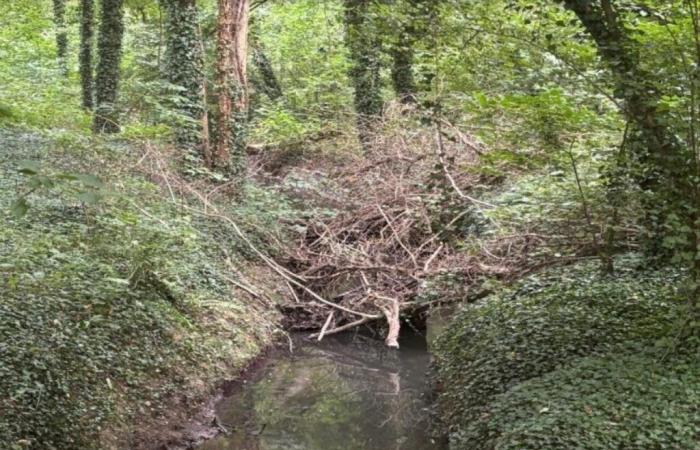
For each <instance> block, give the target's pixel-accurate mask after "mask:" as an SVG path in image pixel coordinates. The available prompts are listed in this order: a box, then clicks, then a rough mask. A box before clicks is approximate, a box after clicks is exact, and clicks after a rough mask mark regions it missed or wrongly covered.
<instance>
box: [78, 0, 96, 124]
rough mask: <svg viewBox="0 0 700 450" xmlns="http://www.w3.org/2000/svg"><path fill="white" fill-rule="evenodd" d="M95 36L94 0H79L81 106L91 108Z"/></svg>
mask: <svg viewBox="0 0 700 450" xmlns="http://www.w3.org/2000/svg"><path fill="white" fill-rule="evenodd" d="M94 36H95V4H94V0H80V55H79V59H80V61H79V62H80V85H81V88H82V103H83V108H85V109H88V110H92V108H93V107H94V106H95V102H94V97H93V67H92V49H93V45H94V42H93V41H94Z"/></svg>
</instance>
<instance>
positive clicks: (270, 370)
mask: <svg viewBox="0 0 700 450" xmlns="http://www.w3.org/2000/svg"><path fill="white" fill-rule="evenodd" d="M400 344H401V349H400V350H398V351H397V350H389V349H387V348H385V347H384V345H383V343H382V342H381V341H377V340H373V339H371V338H368V337H365V336H358V335H345V336H340V337H327V338H326V339H324V340H323V342H321V343H315V342H314V343H308V342H307V343H302V342H301V341H298V342H297V345H296V348H295V350H294V353H293V354H292V355H289V354H283V355H278V356H275V357H273V358H271V360H270V361H269V363H268V364H267V365H266V366H264V367H262V368H261V369H259V371H258V372H257V373H256V374H255V375H254V376H253V378H252V379H250V380H248V381H247V382H246V384H245V385H243V387H241V388H239V389H237V390H236V392H235V393H233V394H232V395H230V396H228V397H226V398H224V399H223V400H222V401H221V402H220V403H219V404H218V406H217V411H216V412H217V417H218V420H219V422H220V423H221V425H222V426H223V427H224V428H226V429H227V430H228V434H222V435H220V436H218V437H217V438H215V439H212V440H210V441H207V442H205V443H204V444H202V445H201V446H200V447H198V449H199V450H282V449H285V450H290V449H292V450H295V449H298V450H440V449H444V448H445V447H444V446H443V445H442V444H441V443H440V442H438V441H437V440H435V439H433V438H432V437H431V436H430V433H429V428H430V424H429V411H428V404H429V401H428V400H429V398H428V396H429V386H428V384H427V381H426V370H427V368H428V363H429V358H430V357H429V354H428V351H427V348H426V343H425V339H424V338H423V337H421V336H419V335H410V336H404V337H402V339H401V341H400Z"/></svg>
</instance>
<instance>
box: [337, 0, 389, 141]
mask: <svg viewBox="0 0 700 450" xmlns="http://www.w3.org/2000/svg"><path fill="white" fill-rule="evenodd" d="M370 4H371V3H370V1H369V0H345V43H346V45H347V48H348V50H349V51H350V59H351V64H352V65H351V68H350V73H349V75H350V80H351V82H352V85H353V88H354V92H355V94H354V95H355V112H356V113H357V131H358V134H359V137H360V142H361V143H362V146H363V148H364V149H365V150H368V149H369V146H370V140H371V136H372V130H373V128H374V127H373V124H374V122H375V121H376V120H377V118H378V117H379V116H380V115H381V112H382V107H383V103H382V97H381V77H380V69H381V41H380V39H379V36H378V33H377V30H376V29H375V27H374V26H373V23H372V21H371V18H370V16H369V14H370V10H369V9H370V8H369V7H370Z"/></svg>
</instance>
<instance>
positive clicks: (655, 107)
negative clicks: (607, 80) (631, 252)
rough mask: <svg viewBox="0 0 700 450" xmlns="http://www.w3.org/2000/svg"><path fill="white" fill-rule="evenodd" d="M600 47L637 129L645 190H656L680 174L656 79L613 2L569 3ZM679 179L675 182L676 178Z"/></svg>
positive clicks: (580, 0)
mask: <svg viewBox="0 0 700 450" xmlns="http://www.w3.org/2000/svg"><path fill="white" fill-rule="evenodd" d="M565 5H566V7H567V8H568V9H570V10H571V11H573V12H574V13H575V14H576V16H577V17H578V18H579V20H580V21H581V23H582V24H583V26H584V28H585V29H586V31H587V32H588V33H589V34H590V35H591V37H592V38H593V40H594V41H595V43H596V46H597V48H598V52H599V54H600V56H601V58H602V59H603V60H604V61H605V62H606V63H607V65H608V66H609V67H610V70H611V72H612V73H613V75H614V79H615V84H616V86H615V96H616V97H617V98H619V99H620V100H621V101H622V102H623V105H622V106H623V113H624V114H625V116H626V117H627V119H628V120H629V122H630V123H631V124H633V126H634V131H635V133H637V135H636V140H637V143H638V144H640V145H638V146H637V147H636V149H635V148H633V149H634V150H636V157H637V158H638V159H639V160H640V161H641V162H643V163H649V164H650V167H651V168H653V171H652V172H653V173H648V174H647V176H646V177H645V179H643V180H642V181H641V182H642V186H643V187H644V188H647V189H651V190H657V189H659V188H664V186H663V185H662V182H663V180H662V179H661V178H662V177H663V173H662V172H666V175H668V174H669V173H673V172H674V171H675V170H677V169H678V163H679V161H678V158H679V157H680V153H679V150H680V149H679V142H678V140H677V139H676V137H675V135H674V133H673V131H672V130H671V129H670V128H669V127H668V125H667V124H666V123H664V117H663V116H664V114H663V112H662V110H661V108H660V107H659V104H660V101H661V95H662V94H661V92H660V91H659V89H658V88H657V86H656V84H655V83H654V76H653V75H652V74H651V73H649V72H648V71H647V70H646V69H645V68H644V67H643V65H642V64H641V61H640V53H639V48H638V44H637V43H636V42H634V40H633V39H632V38H630V36H629V32H628V31H627V30H626V29H625V27H624V25H623V23H622V22H621V20H620V16H619V13H618V11H616V10H615V8H614V6H613V4H612V1H611V0H566V2H565ZM672 178H676V177H672Z"/></svg>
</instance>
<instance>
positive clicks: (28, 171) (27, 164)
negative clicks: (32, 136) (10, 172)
mask: <svg viewBox="0 0 700 450" xmlns="http://www.w3.org/2000/svg"><path fill="white" fill-rule="evenodd" d="M40 170H41V166H40V165H39V163H38V162H36V161H30V160H23V161H20V162H19V164H18V168H17V171H18V172H19V173H22V174H24V175H36V174H37V173H39V171H40Z"/></svg>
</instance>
